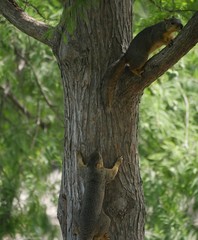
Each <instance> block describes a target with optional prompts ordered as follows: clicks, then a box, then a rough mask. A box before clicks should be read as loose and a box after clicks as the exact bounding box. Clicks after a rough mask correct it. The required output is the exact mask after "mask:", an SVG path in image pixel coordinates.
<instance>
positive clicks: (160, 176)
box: [0, 0, 198, 240]
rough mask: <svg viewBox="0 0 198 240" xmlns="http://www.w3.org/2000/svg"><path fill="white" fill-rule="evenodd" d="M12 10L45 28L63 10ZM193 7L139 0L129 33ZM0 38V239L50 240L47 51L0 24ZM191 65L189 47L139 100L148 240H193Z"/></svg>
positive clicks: (195, 55) (196, 129)
mask: <svg viewBox="0 0 198 240" xmlns="http://www.w3.org/2000/svg"><path fill="white" fill-rule="evenodd" d="M79 1H80V0H79ZM18 2H19V3H20V5H21V4H22V7H23V8H24V9H27V11H28V12H29V13H30V14H31V15H32V16H35V17H36V18H37V19H40V20H42V21H45V22H47V23H49V24H52V25H55V24H56V23H57V22H58V19H59V16H60V14H61V11H62V10H61V1H58V0H51V1H47V2H46V1H43V2H40V1H37V0H34V1H30V2H27V1H22V0H19V1H18ZM194 9H198V2H197V1H196V0H194V1H193V0H191V1H180V0H175V1H172V0H170V1H165V0H148V1H147V6H146V7H145V1H143V0H136V1H135V4H134V10H135V12H134V33H135V34H136V33H137V32H138V31H140V30H141V29H142V28H144V27H145V26H148V25H151V24H153V23H155V22H157V21H159V20H161V19H163V18H166V17H170V16H172V15H174V16H176V17H179V18H180V19H181V20H182V22H183V23H184V24H185V23H186V22H187V21H188V19H189V18H190V17H191V16H192V14H193V11H194ZM154 13H155V14H154ZM0 32H1V39H0V239H3V238H4V239H20V237H21V239H22V238H23V239H58V237H57V236H58V228H57V226H55V225H54V224H53V223H52V222H51V220H50V218H49V216H48V214H47V208H46V205H45V204H44V202H43V198H45V197H46V195H47V198H48V199H49V201H50V202H52V203H53V204H54V205H57V198H58V191H57V189H56V188H55V184H51V181H50V179H49V176H50V175H51V174H53V173H54V172H55V171H56V170H59V171H61V161H62V152H63V147H62V145H63V134H64V124H63V115H64V113H63V109H64V107H63V96H62V95H63V93H62V86H61V79H60V73H59V69H58V67H57V64H56V60H55V58H54V57H53V54H52V53H51V51H50V50H49V49H48V48H47V47H45V46H44V45H42V44H40V43H38V42H36V41H34V40H33V39H30V38H29V37H27V36H25V35H24V34H22V33H21V32H20V31H18V30H16V29H15V28H14V27H13V26H11V25H10V24H9V23H7V22H6V21H5V20H4V19H3V18H2V17H0ZM197 59H198V49H197V47H195V48H194V49H193V50H192V51H191V52H190V53H189V54H188V55H187V56H185V57H183V58H182V59H181V60H180V61H179V63H178V64H176V65H175V66H174V67H173V68H171V69H170V70H168V72H167V73H166V74H165V75H164V76H163V77H161V78H160V79H159V80H158V81H157V82H155V83H154V84H153V85H152V86H151V87H149V88H148V89H147V90H146V91H145V93H144V96H143V98H142V102H141V109H140V132H139V143H140V144H139V152H140V158H141V171H142V179H143V186H144V191H145V202H146V208H147V224H146V239H147V240H162V239H164V240H172V239H174V240H184V239H185V240H195V239H197V238H198V144H197V142H198V124H197V123H198V106H197V102H198V94H197V92H198V80H197V79H198V69H197V64H196V63H197ZM58 184H60V183H58ZM5 237H7V238H5Z"/></svg>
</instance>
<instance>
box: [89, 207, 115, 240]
mask: <svg viewBox="0 0 198 240" xmlns="http://www.w3.org/2000/svg"><path fill="white" fill-rule="evenodd" d="M110 224H111V219H110V218H109V217H108V216H107V215H106V214H105V213H104V211H103V210H102V212H101V215H100V218H99V220H98V224H97V225H98V228H97V233H96V235H95V236H94V238H93V239H94V240H109V239H110V238H109V236H108V231H109V227H110Z"/></svg>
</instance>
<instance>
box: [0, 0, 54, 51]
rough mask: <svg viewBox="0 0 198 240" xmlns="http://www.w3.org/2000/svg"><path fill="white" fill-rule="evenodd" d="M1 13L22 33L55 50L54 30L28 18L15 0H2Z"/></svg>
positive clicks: (0, 2)
mask: <svg viewBox="0 0 198 240" xmlns="http://www.w3.org/2000/svg"><path fill="white" fill-rule="evenodd" d="M0 13H1V14H2V15H3V16H4V17H5V18H6V19H7V20H8V21H9V22H10V23H12V24H13V25H14V26H15V27H17V28H18V29H19V30H21V31H22V32H24V33H26V34H27V35H29V36H31V37H33V38H35V39H36V40H38V41H40V42H42V43H44V44H46V45H48V46H50V47H52V48H53V46H54V34H53V31H54V28H53V27H50V26H48V25H47V24H45V23H43V22H40V21H37V20H35V19H34V18H32V17H30V16H28V15H27V14H26V13H25V12H24V11H23V10H22V9H21V8H20V7H19V6H18V5H17V4H16V3H15V1H14V0H0Z"/></svg>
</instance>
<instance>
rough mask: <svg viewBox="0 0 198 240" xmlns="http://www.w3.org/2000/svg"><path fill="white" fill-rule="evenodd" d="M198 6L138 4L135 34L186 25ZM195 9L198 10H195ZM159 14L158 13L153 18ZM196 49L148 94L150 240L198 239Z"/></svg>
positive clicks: (143, 131) (144, 165) (160, 1)
mask: <svg viewBox="0 0 198 240" xmlns="http://www.w3.org/2000/svg"><path fill="white" fill-rule="evenodd" d="M197 4H198V2H197V1H195V0H192V1H180V0H174V1H165V0H150V1H148V2H147V8H145V2H144V1H140V0H139V1H136V2H135V22H134V25H135V29H134V30H135V32H136V33H137V32H139V31H140V30H141V29H142V28H144V27H145V26H148V25H151V24H153V23H155V22H158V21H161V20H162V19H163V18H167V17H170V16H172V15H174V16H176V17H178V18H180V19H181V20H182V22H183V23H184V25H185V24H186V22H187V21H188V20H189V19H190V17H191V16H192V15H193V13H194V11H195V10H196V9H197ZM194 9H195V10H194ZM153 12H155V13H156V14H153ZM197 59H198V49H197V47H196V48H194V49H193V50H192V51H191V53H189V54H188V55H187V56H185V57H183V58H182V59H181V60H180V61H179V63H178V64H177V65H175V66H174V67H173V68H172V69H169V70H168V72H167V73H166V74H165V75H163V76H162V77H161V78H160V79H159V80H158V81H157V82H155V83H154V84H153V85H152V86H151V87H149V88H148V89H146V91H145V93H144V96H143V98H142V102H141V111H140V132H139V137H140V144H139V152H140V158H141V170H142V180H143V186H144V193H145V202H146V209H147V221H146V238H145V239H147V240H170V239H174V240H195V239H197V238H198V224H197V221H198V218H197V213H198V168H197V166H198V145H197V140H198V137H197V136H198V127H197V120H198V107H197V102H198V95H197V92H198V82H197V79H198V71H197Z"/></svg>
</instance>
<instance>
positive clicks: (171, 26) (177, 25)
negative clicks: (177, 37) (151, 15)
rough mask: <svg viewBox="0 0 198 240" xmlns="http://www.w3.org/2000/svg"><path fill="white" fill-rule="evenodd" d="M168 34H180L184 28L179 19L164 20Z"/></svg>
mask: <svg viewBox="0 0 198 240" xmlns="http://www.w3.org/2000/svg"><path fill="white" fill-rule="evenodd" d="M164 22H165V26H166V30H167V32H178V31H180V30H181V29H182V28H183V24H182V23H181V21H180V20H179V19H178V18H175V17H171V18H167V19H164Z"/></svg>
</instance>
